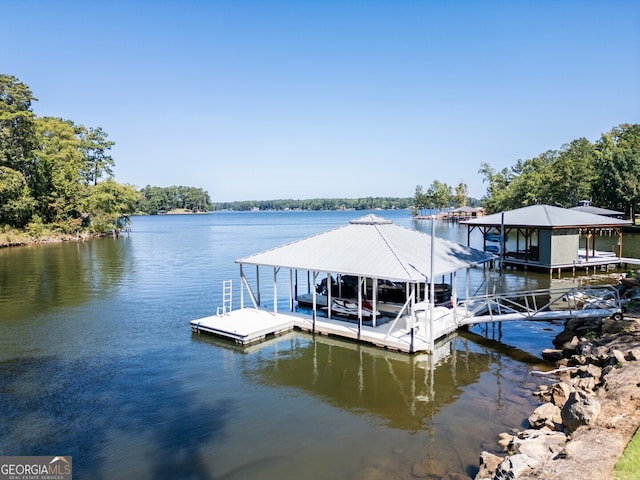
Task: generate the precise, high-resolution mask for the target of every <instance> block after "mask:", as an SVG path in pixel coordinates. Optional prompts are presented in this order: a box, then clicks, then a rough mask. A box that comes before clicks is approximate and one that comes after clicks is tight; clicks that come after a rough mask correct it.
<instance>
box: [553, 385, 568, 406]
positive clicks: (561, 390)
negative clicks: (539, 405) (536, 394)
mask: <svg viewBox="0 0 640 480" xmlns="http://www.w3.org/2000/svg"><path fill="white" fill-rule="evenodd" d="M572 391H573V389H572V388H571V386H570V385H569V384H567V383H566V382H559V383H556V384H555V385H554V386H553V387H551V401H552V402H553V404H554V405H555V406H556V407H558V408H562V407H563V406H564V404H565V403H566V402H567V399H568V398H569V395H571V392H572Z"/></svg>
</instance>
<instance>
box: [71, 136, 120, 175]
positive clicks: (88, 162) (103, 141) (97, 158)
mask: <svg viewBox="0 0 640 480" xmlns="http://www.w3.org/2000/svg"><path fill="white" fill-rule="evenodd" d="M77 134H78V136H79V137H80V141H81V149H82V152H83V155H84V162H83V166H82V170H81V175H82V178H83V179H84V181H85V183H86V184H87V185H96V184H97V183H98V180H99V179H101V178H102V177H105V176H106V177H107V178H113V167H114V161H113V158H112V157H111V155H109V151H110V150H111V147H112V146H114V145H115V142H112V141H109V140H107V137H108V136H109V135H108V134H107V133H106V132H105V131H104V130H103V129H102V128H101V127H97V128H93V127H90V128H87V127H85V126H82V125H81V126H79V127H77Z"/></svg>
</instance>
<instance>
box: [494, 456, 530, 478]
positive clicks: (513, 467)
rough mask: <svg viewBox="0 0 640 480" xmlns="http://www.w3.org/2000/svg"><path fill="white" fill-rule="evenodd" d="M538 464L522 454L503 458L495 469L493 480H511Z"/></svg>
mask: <svg viewBox="0 0 640 480" xmlns="http://www.w3.org/2000/svg"><path fill="white" fill-rule="evenodd" d="M539 464H540V462H539V461H538V460H535V459H533V458H531V457H529V456H527V455H525V454H523V453H519V454H517V455H511V456H510V457H507V458H505V459H504V460H503V461H502V462H501V463H500V465H498V467H497V468H496V474H495V476H494V477H493V478H494V480H513V479H516V478H518V477H519V476H520V475H522V474H523V473H525V472H528V471H529V470H531V469H532V468H535V467H536V466H538V465H539Z"/></svg>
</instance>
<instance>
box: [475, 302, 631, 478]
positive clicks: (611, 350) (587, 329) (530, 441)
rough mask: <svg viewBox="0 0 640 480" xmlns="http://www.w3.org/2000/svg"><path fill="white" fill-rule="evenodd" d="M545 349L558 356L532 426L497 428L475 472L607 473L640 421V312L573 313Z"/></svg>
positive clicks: (544, 378)
mask: <svg viewBox="0 0 640 480" xmlns="http://www.w3.org/2000/svg"><path fill="white" fill-rule="evenodd" d="M554 345H555V346H556V349H547V350H545V351H544V352H543V356H545V357H546V358H547V359H552V360H554V361H555V364H556V367H557V368H556V369H555V370H552V371H550V372H532V374H535V375H537V378H539V379H540V382H541V383H540V386H539V388H538V390H537V391H536V392H535V394H536V395H537V396H539V397H540V400H541V405H540V406H538V407H537V408H536V409H535V410H534V411H533V412H532V414H531V415H530V416H529V419H528V420H529V426H530V428H529V429H526V430H522V431H519V430H514V431H512V432H505V433H502V434H500V435H499V437H498V445H499V446H500V447H501V448H502V450H503V451H504V455H503V456H500V455H495V454H493V453H490V452H482V453H481V455H480V465H479V466H480V469H479V472H478V473H477V475H476V476H475V480H503V479H520V480H531V479H545V480H554V479H558V480H560V479H562V480H565V479H567V478H589V479H603V480H604V479H610V478H612V472H613V468H614V466H615V464H616V462H617V461H618V459H619V458H620V456H621V455H622V453H623V452H624V449H625V447H626V446H627V444H628V443H629V441H630V440H631V438H632V437H633V435H634V434H635V432H636V430H637V429H638V426H639V425H640V314H639V313H638V312H633V313H627V314H626V315H625V318H624V319H623V320H613V319H610V318H606V319H596V320H594V319H586V320H569V321H567V323H566V325H565V330H564V331H563V332H561V333H560V334H559V335H558V336H557V337H556V338H555V339H554Z"/></svg>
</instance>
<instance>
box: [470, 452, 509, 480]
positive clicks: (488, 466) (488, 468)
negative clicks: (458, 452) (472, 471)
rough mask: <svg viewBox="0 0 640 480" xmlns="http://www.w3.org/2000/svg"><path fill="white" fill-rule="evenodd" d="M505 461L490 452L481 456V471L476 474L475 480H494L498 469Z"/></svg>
mask: <svg viewBox="0 0 640 480" xmlns="http://www.w3.org/2000/svg"><path fill="white" fill-rule="evenodd" d="M503 460H504V458H502V457H499V456H497V455H494V454H493V453H489V452H482V453H481V454H480V470H479V471H478V473H477V474H476V478H475V480H493V477H494V475H495V473H496V468H498V465H500V463H501V462H502V461H503Z"/></svg>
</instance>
